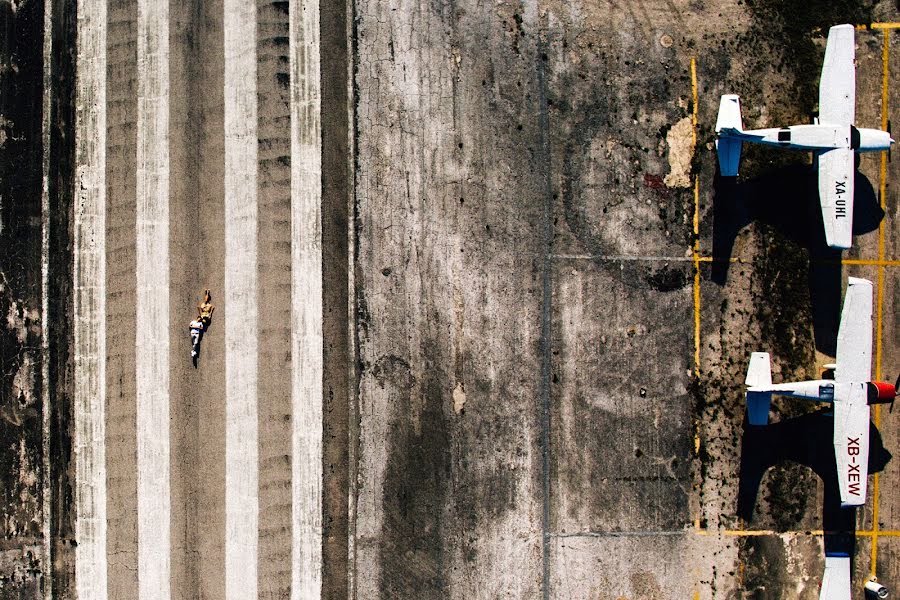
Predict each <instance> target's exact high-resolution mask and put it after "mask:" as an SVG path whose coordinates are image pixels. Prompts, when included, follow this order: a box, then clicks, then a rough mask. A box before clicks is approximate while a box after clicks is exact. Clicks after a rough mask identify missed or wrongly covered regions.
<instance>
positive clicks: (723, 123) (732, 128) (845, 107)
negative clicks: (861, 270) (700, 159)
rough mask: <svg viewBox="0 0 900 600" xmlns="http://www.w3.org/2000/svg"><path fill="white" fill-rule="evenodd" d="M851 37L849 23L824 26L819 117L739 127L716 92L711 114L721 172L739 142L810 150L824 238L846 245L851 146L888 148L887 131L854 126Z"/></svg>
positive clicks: (737, 109)
mask: <svg viewBox="0 0 900 600" xmlns="http://www.w3.org/2000/svg"><path fill="white" fill-rule="evenodd" d="M855 61H856V40H855V30H854V27H853V25H835V26H834V27H832V28H831V29H830V30H829V32H828V44H827V46H826V48H825V62H824V64H823V65H822V77H821V80H820V82H819V117H818V118H817V119H816V120H815V122H814V123H813V124H812V125H793V126H790V127H775V128H770V129H753V130H746V131H745V130H744V126H743V123H742V121H741V105H740V100H739V98H738V96H736V95H734V94H728V95H725V96H722V99H721V102H720V104H719V116H718V119H717V120H716V133H718V134H719V139H718V140H716V148H717V150H718V153H719V171H720V172H721V174H722V176H723V177H736V176H737V174H738V165H739V163H740V160H741V146H742V145H743V143H744V142H750V143H754V144H763V145H767V146H778V147H780V148H791V149H794V150H803V151H812V152H814V153H815V163H814V164H815V169H816V170H817V171H818V173H819V202H820V204H821V206H822V220H823V222H824V224H825V241H826V243H827V244H828V245H829V246H831V247H832V248H840V249H847V248H849V247H850V244H851V238H852V234H853V177H854V171H855V169H856V161H855V156H854V152H880V151H884V150H890V148H891V144H893V143H894V140H893V139H891V134H890V126H888V131H881V130H879V129H857V128H856V127H854V125H853V121H854V120H855V117H856V64H855Z"/></svg>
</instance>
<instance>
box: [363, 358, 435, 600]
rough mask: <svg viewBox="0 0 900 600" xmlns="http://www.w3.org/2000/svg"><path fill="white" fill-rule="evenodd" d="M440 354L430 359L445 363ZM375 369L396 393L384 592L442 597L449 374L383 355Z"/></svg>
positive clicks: (386, 499) (384, 541)
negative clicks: (416, 369) (416, 371)
mask: <svg viewBox="0 0 900 600" xmlns="http://www.w3.org/2000/svg"><path fill="white" fill-rule="evenodd" d="M439 358H440V357H437V356H431V357H427V358H426V360H427V361H428V363H429V364H431V365H439V364H442V361H440V360H439ZM429 359H430V360H429ZM372 373H373V375H374V376H375V378H376V380H377V381H378V383H379V385H381V386H383V387H384V388H386V389H389V390H390V392H391V393H390V398H391V399H392V400H393V407H392V411H391V412H392V414H391V418H390V424H389V426H388V431H389V435H388V437H387V442H388V451H389V455H388V459H387V465H386V469H385V486H384V490H383V497H382V502H383V505H384V528H383V531H382V540H381V543H380V554H381V557H380V558H381V576H380V581H379V586H380V589H381V595H382V597H384V598H413V597H415V598H441V597H444V596H445V594H446V591H447V582H446V580H445V577H446V575H445V564H444V563H445V556H444V543H443V542H444V541H443V534H444V532H443V531H442V524H443V522H444V520H445V515H444V510H445V507H446V504H447V499H448V498H447V496H448V491H449V478H450V451H449V444H450V438H449V433H448V423H447V415H446V414H445V412H444V410H445V409H444V407H445V406H448V405H449V398H447V397H446V396H447V390H445V389H444V384H443V381H446V380H445V379H443V378H441V377H440V376H439V373H437V372H434V371H431V370H429V372H428V373H426V374H425V375H424V377H423V381H422V382H421V384H420V385H419V384H417V381H416V378H415V376H414V375H413V374H412V373H411V372H410V369H409V365H408V364H407V363H406V361H404V360H402V359H399V358H397V357H385V358H383V359H380V360H379V361H378V362H377V363H376V364H375V365H374V366H373V368H372ZM417 396H418V397H417Z"/></svg>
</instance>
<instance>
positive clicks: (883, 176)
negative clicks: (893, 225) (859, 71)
mask: <svg viewBox="0 0 900 600" xmlns="http://www.w3.org/2000/svg"><path fill="white" fill-rule="evenodd" d="M881 29H882V45H881V129H887V122H888V81H889V74H890V60H889V58H890V49H891V37H890V34H891V31H890V30H891V28H890V27H882V28H881ZM879 175H880V181H879V194H878V195H879V196H880V198H879V200H880V202H881V210H882V211H884V212H885V214H887V211H886V210H885V209H886V202H887V200H886V196H887V154H886V153H884V152H882V153H881V169H880V173H879ZM878 260H880V261H883V260H884V219H882V221H881V223H880V224H879V225H878ZM883 307H884V265H880V266H879V267H878V292H877V300H876V313H875V314H876V318H875V379H878V380H880V379H881V357H882V342H881V338H882V331H883V329H882V326H883V323H884V319H883V313H884V308H883ZM873 420H874V421H875V427H876V428H880V427H881V406H880V405H878V404H876V405H875V410H874V415H873ZM880 480H881V477H880V474H879V473H875V477H874V480H873V482H872V533H873V535H872V557H871V561H870V564H869V574H870V575H871V576H872V577H874V576H875V571H876V567H877V565H878V536H879V531H878V501H879V492H880V483H881V482H880Z"/></svg>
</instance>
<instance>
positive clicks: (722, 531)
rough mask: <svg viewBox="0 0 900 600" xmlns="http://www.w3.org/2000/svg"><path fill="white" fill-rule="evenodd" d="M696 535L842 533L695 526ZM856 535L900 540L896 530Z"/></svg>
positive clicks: (794, 535) (898, 532) (815, 535)
mask: <svg viewBox="0 0 900 600" xmlns="http://www.w3.org/2000/svg"><path fill="white" fill-rule="evenodd" d="M694 533H695V534H696V535H698V536H701V537H716V536H719V537H764V536H775V535H778V536H792V537H799V536H809V537H822V536H824V535H825V534H826V533H829V534H831V533H842V532H840V531H828V532H826V531H824V530H822V529H810V530H807V531H775V530H774V529H700V528H698V527H696V526H695V528H694ZM854 535H856V537H858V538H873V539H875V538H879V537H889V538H900V530H896V529H885V530H882V531H878V530H875V529H873V530H866V531H856V532H854Z"/></svg>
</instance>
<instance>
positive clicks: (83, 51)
mask: <svg viewBox="0 0 900 600" xmlns="http://www.w3.org/2000/svg"><path fill="white" fill-rule="evenodd" d="M76 10H77V13H78V25H77V32H78V33H77V42H76V45H77V56H78V58H77V63H76V64H77V69H78V72H77V76H76V83H75V107H76V115H75V198H74V202H75V213H74V223H73V230H74V240H73V254H74V271H75V272H74V306H73V309H74V315H73V317H74V318H73V320H72V322H73V330H74V331H73V334H74V338H75V340H74V342H75V347H74V354H75V360H74V362H75V372H74V385H73V387H74V390H73V396H74V397H73V403H74V413H75V415H74V420H75V432H74V440H73V446H74V448H73V453H74V456H75V482H74V485H75V540H76V542H77V546H76V547H75V590H76V594H77V596H78V599H79V600H105V599H106V596H107V579H106V439H105V438H106V426H105V418H106V406H105V404H106V390H105V381H106V373H105V362H106V361H105V358H106V0H78V4H77V9H76Z"/></svg>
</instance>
